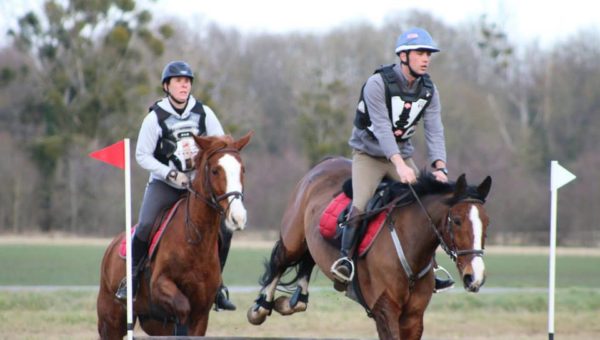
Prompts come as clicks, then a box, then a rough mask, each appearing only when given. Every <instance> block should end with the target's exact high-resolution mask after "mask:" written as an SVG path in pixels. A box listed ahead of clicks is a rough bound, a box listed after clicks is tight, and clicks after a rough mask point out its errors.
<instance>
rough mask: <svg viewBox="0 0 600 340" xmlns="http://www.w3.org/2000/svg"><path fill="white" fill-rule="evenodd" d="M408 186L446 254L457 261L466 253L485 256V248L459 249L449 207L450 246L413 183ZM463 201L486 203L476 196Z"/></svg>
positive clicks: (447, 221) (447, 225)
mask: <svg viewBox="0 0 600 340" xmlns="http://www.w3.org/2000/svg"><path fill="white" fill-rule="evenodd" d="M408 187H409V188H410V191H411V192H412V194H413V196H414V197H415V200H416V201H417V203H418V204H419V206H420V207H421V209H422V210H423V212H424V213H425V216H427V219H428V220H429V225H430V226H431V228H432V229H433V232H434V233H435V235H436V237H437V239H438V241H439V242H440V247H442V249H443V250H444V252H446V254H448V256H450V259H452V261H453V262H456V261H457V260H458V257H459V256H464V255H475V256H480V257H483V249H457V248H458V247H457V246H456V243H455V242H454V229H453V226H454V222H453V221H452V218H451V217H450V209H448V214H447V215H446V229H447V230H448V234H449V235H450V246H448V244H447V243H446V242H445V241H444V237H443V235H442V233H440V231H439V230H438V228H437V227H436V226H435V223H433V219H432V218H431V215H429V212H428V211H427V209H426V208H425V206H424V205H423V202H421V199H420V198H419V195H417V193H416V191H415V189H414V188H413V186H412V185H411V184H408ZM463 202H467V203H469V202H471V203H480V204H483V203H484V202H483V201H482V200H480V199H476V198H465V199H463V200H461V201H460V202H459V203H463Z"/></svg>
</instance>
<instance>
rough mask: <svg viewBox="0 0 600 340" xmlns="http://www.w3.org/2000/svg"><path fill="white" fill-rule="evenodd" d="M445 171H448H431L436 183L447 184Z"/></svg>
mask: <svg viewBox="0 0 600 340" xmlns="http://www.w3.org/2000/svg"><path fill="white" fill-rule="evenodd" d="M447 171H448V170H445V168H443V169H436V170H433V176H435V179H436V180H437V181H439V182H442V183H447V182H448V175H447V174H446V172H447Z"/></svg>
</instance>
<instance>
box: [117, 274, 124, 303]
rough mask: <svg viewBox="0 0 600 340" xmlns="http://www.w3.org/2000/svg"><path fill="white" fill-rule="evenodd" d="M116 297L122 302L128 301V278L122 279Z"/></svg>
mask: <svg viewBox="0 0 600 340" xmlns="http://www.w3.org/2000/svg"><path fill="white" fill-rule="evenodd" d="M115 297H116V298H117V299H119V300H121V301H127V277H124V278H123V279H121V282H119V287H117V291H116V292H115Z"/></svg>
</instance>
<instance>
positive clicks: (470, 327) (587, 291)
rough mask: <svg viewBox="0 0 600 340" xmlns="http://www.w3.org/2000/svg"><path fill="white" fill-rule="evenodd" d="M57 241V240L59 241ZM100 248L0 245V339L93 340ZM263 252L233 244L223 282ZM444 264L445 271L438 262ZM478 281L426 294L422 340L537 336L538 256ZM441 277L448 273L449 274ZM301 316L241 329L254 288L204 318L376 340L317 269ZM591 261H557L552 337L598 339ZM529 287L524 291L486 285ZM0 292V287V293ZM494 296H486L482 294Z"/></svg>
mask: <svg viewBox="0 0 600 340" xmlns="http://www.w3.org/2000/svg"><path fill="white" fill-rule="evenodd" d="M59 243H60V242H59ZM104 248H105V244H102V243H101V242H100V244H96V243H92V244H83V245H82V244H77V242H73V243H66V244H65V243H60V244H48V243H41V244H31V243H29V244H26V242H23V243H19V242H10V243H0V286H5V289H3V290H2V289H0V339H65V338H76V339H95V338H97V335H96V334H97V333H96V311H95V308H96V307H95V304H96V301H95V299H96V294H97V291H96V289H95V287H94V286H96V285H97V284H98V277H99V264H100V259H101V257H102V254H103V252H104ZM269 253H270V249H269V248H266V247H245V246H243V245H242V246H241V247H240V246H236V243H235V240H234V248H233V249H232V251H231V253H230V259H229V261H228V264H227V267H226V271H225V274H224V275H225V282H226V283H227V284H228V285H230V286H256V285H257V280H258V277H259V276H260V274H261V273H262V263H263V261H264V259H265V258H266V257H267V256H268V255H269ZM438 260H439V261H440V263H442V264H443V265H445V266H446V268H449V269H450V268H454V267H453V265H451V264H450V263H449V260H447V259H446V258H445V257H444V256H438ZM485 262H486V270H487V274H488V280H487V282H486V286H485V288H484V289H483V290H482V292H481V293H480V294H467V293H464V292H462V290H461V289H459V288H456V289H454V291H453V292H451V293H444V294H439V295H435V296H434V298H433V300H432V303H431V305H430V307H429V309H428V312H427V314H426V319H425V322H426V325H425V328H426V331H425V336H424V338H425V339H508V338H510V339H545V338H547V334H546V333H547V298H548V297H547V293H546V291H545V290H544V288H545V287H546V286H547V279H548V278H547V277H548V272H547V267H548V258H547V255H544V254H541V253H536V252H533V253H527V252H524V253H520V254H514V253H513V252H510V253H503V252H490V253H489V254H487V255H486V257H485ZM451 272H453V273H454V274H455V273H456V270H455V269H452V270H451ZM314 277H315V279H316V280H315V282H313V286H320V287H324V288H322V289H320V290H318V291H316V290H315V291H313V292H311V297H310V304H309V309H308V311H307V312H306V313H301V314H298V315H294V316H290V317H282V316H280V315H277V314H276V313H274V314H273V316H271V317H270V318H269V319H268V320H267V322H265V324H264V325H262V326H259V327H256V326H251V325H250V324H248V322H247V321H246V310H247V308H248V307H249V306H250V305H251V304H252V301H253V299H254V298H256V294H257V292H252V293H238V292H236V293H234V294H232V297H233V300H234V302H235V303H236V304H237V305H238V310H237V311H235V312H221V313H212V314H211V321H210V323H209V332H208V335H214V336H240V335H249V336H262V337H321V338H325V337H329V338H333V337H336V338H376V337H377V334H376V332H375V327H374V323H373V321H372V320H371V319H369V318H367V317H366V314H365V312H364V310H362V308H361V307H360V306H358V305H357V304H356V303H354V302H352V301H350V300H349V299H347V298H345V297H344V296H343V295H341V294H339V293H336V292H335V291H333V289H331V288H329V287H330V284H329V282H328V281H327V280H325V279H324V276H323V275H322V274H321V273H320V272H317V273H316V275H314ZM599 283H600V256H598V255H597V254H595V255H594V256H586V255H585V252H583V253H580V254H575V255H561V256H558V258H557V287H558V288H559V289H558V290H557V293H556V318H555V320H556V338H557V339H599V338H600V322H598V321H597V318H598V317H599V316H600V289H599V288H598V287H599V286H600V285H599ZM40 285H42V286H90V287H89V288H83V289H75V290H74V289H71V288H66V287H65V288H64V289H53V290H27V291H20V290H7V289H6V286H40ZM494 287H495V288H515V287H525V288H534V289H528V290H525V291H516V290H514V291H513V290H501V292H496V291H495V290H493V289H490V290H489V292H486V288H488V289H489V288H494ZM0 288H1V287H0ZM492 292H494V293H492Z"/></svg>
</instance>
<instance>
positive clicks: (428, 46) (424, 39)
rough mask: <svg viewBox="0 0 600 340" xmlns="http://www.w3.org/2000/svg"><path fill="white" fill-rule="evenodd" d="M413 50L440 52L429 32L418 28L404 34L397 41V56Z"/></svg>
mask: <svg viewBox="0 0 600 340" xmlns="http://www.w3.org/2000/svg"><path fill="white" fill-rule="evenodd" d="M411 50H427V51H430V52H439V51H440V49H439V48H438V47H437V45H436V43H435V42H434V41H433V38H432V37H431V35H430V34H429V32H427V31H426V30H424V29H422V28H418V27H415V28H411V29H409V30H408V31H406V32H404V33H402V34H401V35H400V36H399V37H398V40H397V41H396V54H399V53H400V52H402V51H411Z"/></svg>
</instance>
